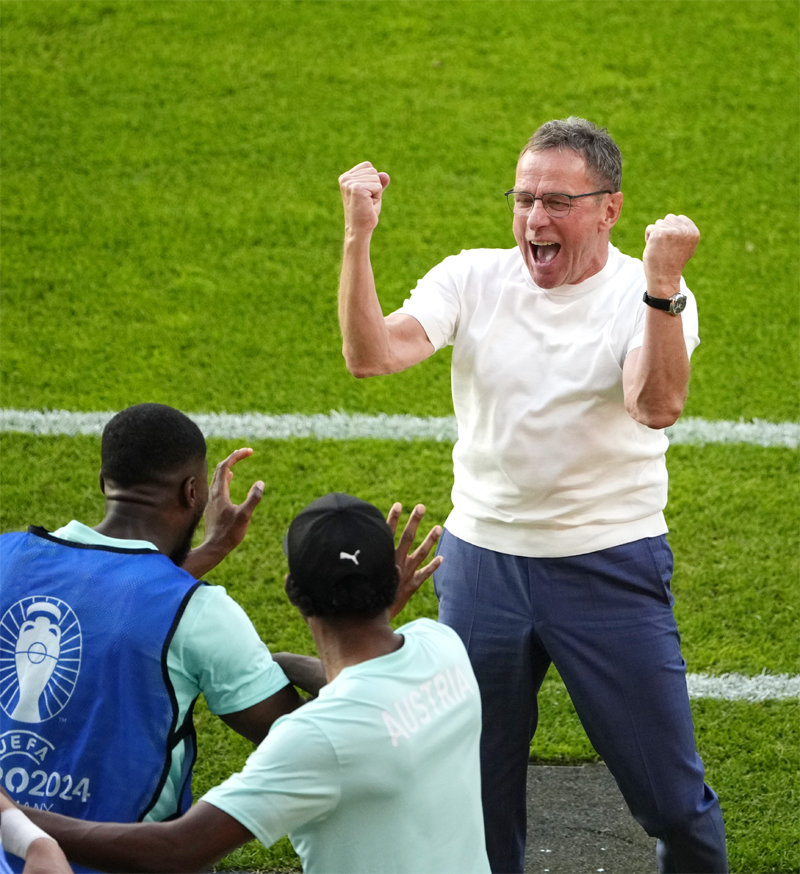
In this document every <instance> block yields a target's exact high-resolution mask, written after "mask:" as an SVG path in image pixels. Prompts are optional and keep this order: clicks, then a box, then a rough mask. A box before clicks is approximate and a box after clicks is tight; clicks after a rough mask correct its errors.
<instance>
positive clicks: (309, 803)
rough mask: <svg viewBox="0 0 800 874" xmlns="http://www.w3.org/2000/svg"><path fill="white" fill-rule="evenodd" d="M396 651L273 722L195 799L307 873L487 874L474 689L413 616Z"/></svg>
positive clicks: (448, 641) (442, 643) (453, 648)
mask: <svg viewBox="0 0 800 874" xmlns="http://www.w3.org/2000/svg"><path fill="white" fill-rule="evenodd" d="M398 633H399V634H402V635H403V636H404V643H403V646H402V647H401V648H400V649H399V650H397V651H396V652H393V653H390V654H388V655H385V656H381V657H379V658H375V659H370V660H368V661H366V662H362V663H361V664H358V665H354V666H351V667H348V668H345V669H344V670H343V671H342V672H341V673H340V674H339V675H338V676H337V677H336V678H335V679H334V680H333V681H332V682H331V683H329V684H328V685H327V686H324V687H323V688H322V690H321V691H320V694H319V697H318V698H317V699H315V700H313V701H310V702H308V703H307V704H305V705H304V706H303V707H301V708H299V709H298V710H295V711H293V712H292V713H290V714H288V715H287V716H284V717H281V719H279V720H278V721H276V722H275V724H274V726H273V727H272V730H271V731H270V733H269V735H268V736H267V738H266V739H265V740H264V741H262V743H261V744H260V746H259V747H258V749H257V750H256V751H255V752H254V753H253V754H252V755H251V756H250V758H249V759H248V760H247V763H246V765H245V767H244V769H243V770H242V771H241V772H240V773H238V774H235V775H234V776H232V777H230V778H229V779H228V780H226V781H225V782H224V783H223V784H221V785H220V786H217V787H215V788H214V789H212V790H211V791H210V792H208V793H207V794H206V795H204V796H203V798H202V799H201V800H202V801H207V802H209V803H210V804H213V805H214V806H215V807H218V808H220V809H221V810H224V811H225V812H226V813H228V814H229V815H230V816H232V817H234V819H236V820H238V821H239V822H240V823H241V824H242V825H244V826H245V827H246V828H248V829H249V830H250V831H251V832H252V833H253V834H254V835H255V836H256V837H257V838H258V839H259V840H260V841H261V842H262V843H263V844H265V845H266V846H269V845H270V844H273V843H274V842H275V841H276V840H278V839H279V838H281V837H282V836H283V835H285V834H288V835H289V839H290V840H291V842H292V844H293V846H294V848H295V850H296V851H297V853H298V855H299V856H300V858H301V860H302V863H303V871H304V872H305V874H358V872H369V874H379V872H393V874H401V872H407V874H426V872H428V874H433V872H436V874H456V872H458V874H478V872H488V871H489V862H488V859H487V856H486V849H485V839H484V831H483V814H482V811H481V787H480V774H479V753H478V747H479V739H480V730H481V706H480V697H479V693H478V686H477V683H476V680H475V676H474V674H473V672H472V668H471V666H470V663H469V659H468V657H467V653H466V650H465V649H464V645H463V644H462V643H461V640H460V639H459V638H458V636H457V635H456V634H455V632H454V631H452V629H450V628H447V627H445V626H443V625H440V624H439V623H437V622H434V621H432V620H430V619H418V620H416V621H414V622H411V623H409V624H407V625H404V626H402V627H401V628H399V629H398Z"/></svg>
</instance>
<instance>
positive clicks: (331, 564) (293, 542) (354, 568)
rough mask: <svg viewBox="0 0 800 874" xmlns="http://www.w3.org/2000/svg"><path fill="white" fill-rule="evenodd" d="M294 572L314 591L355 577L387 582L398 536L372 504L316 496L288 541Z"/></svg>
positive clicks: (339, 495)
mask: <svg viewBox="0 0 800 874" xmlns="http://www.w3.org/2000/svg"><path fill="white" fill-rule="evenodd" d="M283 551H284V552H285V553H286V556H287V558H288V559H289V574H290V576H291V577H292V579H293V580H294V581H295V583H296V584H297V586H298V587H299V588H300V589H301V590H303V591H306V592H308V593H309V594H313V593H314V592H319V591H324V590H327V589H329V588H330V587H331V586H332V585H334V584H336V583H338V582H340V581H345V580H347V579H353V578H363V579H367V580H375V581H376V582H378V581H383V580H385V579H387V578H389V577H392V576H393V575H394V572H395V550H394V535H393V534H392V529H391V528H389V525H388V524H387V522H386V519H384V517H383V514H382V513H381V511H380V510H379V509H378V508H377V507H375V506H374V505H373V504H369V503H367V502H366V501H362V500H361V499H360V498H354V497H353V496H352V495H346V494H344V493H342V492H332V493H331V494H328V495H325V496H324V497H322V498H317V500H316V501H312V502H311V503H310V504H309V505H308V506H307V507H306V508H305V509H303V510H301V511H300V512H299V513H298V514H297V516H295V518H294V519H293V520H292V523H291V525H289V530H288V531H287V533H286V537H285V538H284V541H283Z"/></svg>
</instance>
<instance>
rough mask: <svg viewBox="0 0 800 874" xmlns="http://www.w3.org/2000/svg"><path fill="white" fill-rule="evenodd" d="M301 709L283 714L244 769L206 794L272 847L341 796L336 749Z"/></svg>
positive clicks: (330, 807)
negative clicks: (287, 714)
mask: <svg viewBox="0 0 800 874" xmlns="http://www.w3.org/2000/svg"><path fill="white" fill-rule="evenodd" d="M306 706H309V705H306ZM301 711H302V708H301ZM301 711H295V713H294V714H289V716H286V717H283V718H282V719H279V720H278V721H277V722H276V723H275V724H274V725H273V727H272V730H271V731H270V733H269V734H268V735H267V737H266V738H265V739H264V740H263V741H262V742H261V743H260V744H259V746H258V748H257V749H256V750H255V752H253V753H251V755H250V757H249V758H248V759H247V762H246V763H245V766H244V768H242V770H241V771H240V772H239V773H238V774H234V775H233V776H231V777H229V778H228V779H227V780H225V781H224V782H223V783H221V784H220V785H219V786H215V787H214V788H213V789H211V790H210V791H209V792H207V793H206V794H205V795H204V796H203V797H202V798H201V799H200V800H201V801H205V802H207V803H208V804H213V805H214V807H217V808H219V809H220V810H223V811H224V812H225V813H227V814H228V815H229V816H232V817H233V818H234V819H235V820H237V821H238V822H240V823H241V824H242V825H243V826H244V827H245V828H247V829H248V830H249V831H251V832H252V833H253V834H254V835H255V836H256V837H257V838H258V840H260V841H261V843H262V844H264V846H267V847H268V846H270V845H271V844H274V843H275V841H277V840H279V839H280V838H282V837H283V836H284V835H287V834H289V833H290V832H292V831H294V830H296V829H299V828H301V827H302V826H304V825H306V824H307V823H310V822H312V821H313V820H315V819H318V818H319V817H323V816H325V815H327V814H328V813H329V812H330V811H332V810H334V809H335V808H336V806H337V805H338V803H339V799H340V797H341V781H340V775H339V762H338V759H337V757H336V753H335V751H334V749H333V748H332V746H331V744H330V742H329V741H328V739H327V738H326V737H325V735H324V733H323V732H322V731H320V730H319V729H318V728H317V727H316V726H315V725H314V724H313V723H312V721H311V720H310V719H306V718H305V717H304V716H303V715H302V713H301Z"/></svg>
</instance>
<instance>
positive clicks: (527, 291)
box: [400, 245, 700, 557]
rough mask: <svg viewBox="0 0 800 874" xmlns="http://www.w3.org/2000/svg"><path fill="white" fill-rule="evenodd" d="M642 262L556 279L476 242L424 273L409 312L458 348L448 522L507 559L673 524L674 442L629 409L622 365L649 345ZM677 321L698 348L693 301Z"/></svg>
mask: <svg viewBox="0 0 800 874" xmlns="http://www.w3.org/2000/svg"><path fill="white" fill-rule="evenodd" d="M644 289H645V277H644V268H643V266H642V262H641V261H640V260H638V259H636V258H631V257H629V256H627V255H624V254H622V253H621V252H620V251H619V250H618V249H617V248H616V247H614V246H611V245H609V256H608V261H607V263H606V265H605V267H604V268H603V269H602V270H601V271H600V272H599V273H597V274H595V275H594V276H592V277H590V278H589V279H587V280H585V281H584V282H581V283H578V284H577V285H566V286H561V287H559V288H554V289H543V288H539V287H538V286H537V285H535V284H534V282H533V280H532V279H531V276H530V274H529V273H528V271H527V269H526V267H525V265H524V263H523V261H522V257H521V255H520V252H519V249H517V248H514V249H473V250H468V251H463V252H461V253H460V254H459V255H454V256H451V257H449V258H446V259H445V260H444V261H443V262H442V263H441V264H439V265H437V266H436V267H434V268H433V269H432V270H431V271H429V272H428V273H427V274H426V276H424V277H423V278H422V279H421V280H420V281H419V283H418V284H417V287H416V288H415V289H414V291H413V292H412V294H411V297H410V298H409V299H408V300H406V301H405V303H404V304H403V307H402V309H401V310H400V311H401V312H403V313H405V314H407V315H411V316H413V317H414V318H416V319H417V320H418V321H419V322H420V324H421V325H422V327H423V328H424V329H425V332H426V334H427V335H428V338H429V339H430V341H431V343H432V344H433V346H434V347H435V348H436V349H441V348H442V347H444V346H446V345H452V346H453V361H452V389H453V405H454V410H455V414H456V420H457V423H458V440H457V442H456V445H455V448H454V450H453V467H454V484H453V492H452V499H453V511H452V513H451V514H450V516H449V517H448V519H447V522H446V526H447V528H448V530H450V531H451V532H452V533H453V534H455V535H456V536H457V537H459V538H461V539H462V540H466V541H468V542H469V543H472V544H474V545H476V546H481V547H484V548H487V549H492V550H495V551H497V552H503V553H507V554H511V555H522V556H538V557H553V556H566V555H579V554H583V553H587V552H594V551H596V550H599V549H605V548H607V547H610V546H617V545H619V544H621V543H628V542H631V541H633V540H638V539H640V538H643V537H651V536H655V535H658V534H663V533H665V532H666V530H667V528H666V523H665V521H664V516H663V512H662V511H663V508H664V506H665V504H666V499H667V471H666V464H665V458H664V453H665V451H666V448H667V445H668V440H667V437H666V435H665V433H664V431H663V430H653V429H650V428H647V427H646V426H644V425H641V424H639V423H638V422H636V421H635V420H634V419H632V418H631V417H630V416H629V415H628V413H627V412H626V410H625V406H624V398H623V390H622V365H623V363H624V361H625V356H626V355H627V354H628V352H629V351H630V350H631V349H633V348H635V347H637V346H641V344H642V341H643V336H644V320H645V312H646V305H645V304H644V303H643V302H642V294H643V292H644ZM682 290H683V291H684V293H685V294H686V295H687V297H688V302H687V306H686V309H685V310H684V312H683V314H682V316H681V319H682V323H683V331H684V337H685V340H686V348H687V351H688V353H689V354H690V355H691V353H692V352H693V350H694V349H695V347H696V346H697V344H698V343H699V342H700V340H699V337H698V327H697V304H696V302H695V299H694V296H693V295H692V294H691V292H690V291H689V290H688V289H687V288H686V287H685V285H684V284H683V282H682Z"/></svg>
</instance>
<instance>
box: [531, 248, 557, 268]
mask: <svg viewBox="0 0 800 874" xmlns="http://www.w3.org/2000/svg"><path fill="white" fill-rule="evenodd" d="M530 247H531V252H532V253H533V260H534V261H535V262H536V263H537V264H549V263H550V262H551V261H552V260H553V258H555V257H556V255H558V253H559V250H560V249H561V244H560V243H531V244H530Z"/></svg>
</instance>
